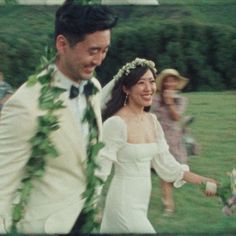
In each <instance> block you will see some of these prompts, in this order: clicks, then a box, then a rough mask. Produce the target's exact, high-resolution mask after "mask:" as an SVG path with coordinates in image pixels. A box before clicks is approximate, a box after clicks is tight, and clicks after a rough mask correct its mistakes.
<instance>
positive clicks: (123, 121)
mask: <svg viewBox="0 0 236 236" xmlns="http://www.w3.org/2000/svg"><path fill="white" fill-rule="evenodd" d="M149 115H150V116H151V117H152V121H153V125H154V128H155V130H156V124H155V120H154V117H153V116H154V115H153V114H152V113H149ZM113 117H118V118H119V119H120V120H121V121H122V123H123V124H124V125H125V127H126V136H127V137H128V135H127V134H128V131H127V130H128V127H127V124H126V122H125V120H124V119H123V118H122V117H121V116H119V115H113ZM156 131H157V130H156ZM155 140H156V142H157V134H156V137H155ZM156 142H150V143H129V142H128V141H127V139H126V140H125V143H126V144H127V145H147V144H149V145H150V144H152V145H153V144H156Z"/></svg>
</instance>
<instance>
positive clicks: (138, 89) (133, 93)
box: [124, 69, 156, 107]
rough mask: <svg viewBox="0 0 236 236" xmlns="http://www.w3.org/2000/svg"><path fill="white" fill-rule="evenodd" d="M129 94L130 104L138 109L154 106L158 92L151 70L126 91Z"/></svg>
mask: <svg viewBox="0 0 236 236" xmlns="http://www.w3.org/2000/svg"><path fill="white" fill-rule="evenodd" d="M124 90H125V93H126V94H128V104H130V105H135V106H138V107H148V106H151V104H152V97H153V94H154V93H155V92H156V82H155V78H154V76H153V73H152V72H151V70H150V69H148V70H147V72H146V73H145V74H144V75H143V76H142V77H141V78H140V79H139V80H138V82H137V83H136V84H135V85H133V86H132V87H131V88H130V89H124Z"/></svg>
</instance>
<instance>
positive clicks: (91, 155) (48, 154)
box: [10, 49, 103, 235]
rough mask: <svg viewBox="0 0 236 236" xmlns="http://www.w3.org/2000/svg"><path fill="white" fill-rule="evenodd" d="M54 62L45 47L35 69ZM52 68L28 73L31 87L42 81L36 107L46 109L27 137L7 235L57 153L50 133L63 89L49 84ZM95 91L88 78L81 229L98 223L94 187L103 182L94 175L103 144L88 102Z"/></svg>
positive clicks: (54, 127) (56, 123) (56, 125)
mask: <svg viewBox="0 0 236 236" xmlns="http://www.w3.org/2000/svg"><path fill="white" fill-rule="evenodd" d="M54 61H55V54H54V53H53V52H52V50H48V49H47V50H46V55H45V56H42V58H41V65H40V66H39V67H38V68H37V72H38V71H41V70H42V69H45V68H47V67H48V65H49V64H51V63H52V62H54ZM52 74H53V69H47V73H45V74H44V75H42V76H38V73H35V74H34V75H31V76H30V77H29V79H28V81H27V85H28V86H34V85H35V84H36V83H37V82H39V83H40V84H41V86H42V87H41V91H40V96H39V99H38V105H39V108H40V109H41V110H43V111H45V114H44V115H42V116H39V117H38V124H37V130H36V132H35V135H34V136H33V137H32V138H31V139H30V144H31V147H32V148H31V155H30V157H29V160H28V162H27V164H26V166H25V174H24V177H23V179H22V180H21V186H20V188H19V189H18V194H19V201H18V203H16V204H13V209H12V225H11V228H10V234H13V235H15V234H17V224H18V222H20V220H21V219H23V217H24V212H25V208H26V206H27V203H28V201H29V198H30V193H31V191H32V188H33V181H34V179H40V178H43V175H44V173H45V169H46V164H47V158H56V157H57V156H58V155H59V153H58V151H57V149H56V147H55V145H54V144H53V142H52V140H51V138H50V136H51V133H52V132H54V131H55V130H57V129H59V128H60V123H59V117H58V116H57V115H56V114H55V111H56V110H58V109H63V108H64V105H63V101H61V100H60V95H61V94H62V93H63V92H65V90H64V89H62V88H58V87H53V86H52V85H51V79H52ZM97 92H98V89H97V87H95V86H94V84H93V83H92V82H91V81H88V83H87V85H86V86H85V87H84V93H85V96H86V98H87V104H88V105H87V108H86V110H85V113H84V117H83V120H82V122H87V123H88V124H89V137H88V139H89V142H88V146H87V163H85V165H86V177H87V178H86V180H87V183H86V190H85V191H84V193H83V196H82V197H83V198H85V204H84V208H83V210H82V214H83V224H82V226H81V229H80V230H81V232H85V233H90V232H93V231H94V230H95V229H96V227H97V226H98V223H96V220H95V218H96V214H97V208H96V207H95V202H96V197H97V196H96V193H95V191H96V186H98V185H100V184H102V181H101V180H100V179H99V178H98V177H96V176H95V175H94V172H95V169H96V168H98V166H97V164H96V161H95V157H96V156H97V154H98V151H99V150H100V149H101V148H102V147H103V143H101V142H99V140H98V126H97V121H96V118H95V112H94V110H93V107H92V105H91V103H90V99H89V97H90V96H93V95H95V94H96V93H97Z"/></svg>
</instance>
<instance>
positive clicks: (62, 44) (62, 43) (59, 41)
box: [56, 34, 69, 54]
mask: <svg viewBox="0 0 236 236" xmlns="http://www.w3.org/2000/svg"><path fill="white" fill-rule="evenodd" d="M68 45H69V42H68V40H67V39H66V38H65V37H64V36H63V35H61V34H59V35H58V36H57V38H56V48H57V51H58V53H59V54H64V53H65V50H66V48H67V47H68Z"/></svg>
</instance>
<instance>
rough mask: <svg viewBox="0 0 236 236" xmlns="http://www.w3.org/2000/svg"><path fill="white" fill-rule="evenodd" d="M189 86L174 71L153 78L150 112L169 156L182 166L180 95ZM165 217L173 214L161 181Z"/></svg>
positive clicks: (182, 104)
mask: <svg viewBox="0 0 236 236" xmlns="http://www.w3.org/2000/svg"><path fill="white" fill-rule="evenodd" d="M187 83H188V79H187V78H185V77H183V76H181V75H180V74H179V72H178V71H177V70H175V69H164V70H162V71H161V73H160V74H159V75H158V76H157V78H156V84H157V94H156V95H155V96H154V98H153V103H152V106H151V112H152V113H154V114H155V115H156V117H157V119H158V121H159V122H160V124H161V126H162V128H163V131H164V134H165V138H166V141H167V143H168V145H169V150H170V153H171V154H172V155H173V156H174V157H175V159H176V160H177V161H178V162H179V163H181V164H186V163H187V159H188V156H187V150H186V148H185V146H184V143H183V133H182V127H181V124H180V121H181V118H182V115H183V113H184V112H185V110H186V106H187V98H186V97H184V96H182V95H180V94H179V91H180V90H181V89H183V88H184V87H185V86H186V84H187ZM160 183H161V189H162V202H163V204H164V214H165V215H169V214H171V213H173V212H174V210H175V203H174V199H173V194H172V183H168V182H166V181H164V180H160Z"/></svg>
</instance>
